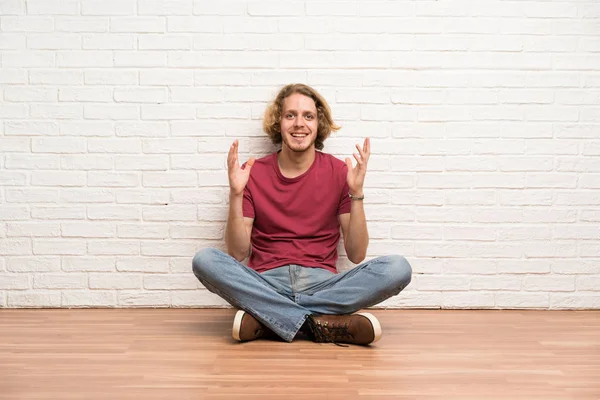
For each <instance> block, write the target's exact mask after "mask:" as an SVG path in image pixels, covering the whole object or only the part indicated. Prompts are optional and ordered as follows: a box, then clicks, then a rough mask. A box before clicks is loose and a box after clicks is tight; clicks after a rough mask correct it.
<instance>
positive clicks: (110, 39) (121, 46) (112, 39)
mask: <svg viewBox="0 0 600 400" xmlns="http://www.w3.org/2000/svg"><path fill="white" fill-rule="evenodd" d="M82 48H83V50H133V49H135V38H134V37H133V35H125V34H115V33H110V34H99V33H96V34H87V35H83V45H82Z"/></svg>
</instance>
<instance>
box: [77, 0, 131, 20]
mask: <svg viewBox="0 0 600 400" xmlns="http://www.w3.org/2000/svg"><path fill="white" fill-rule="evenodd" d="M135 10H136V2H135V0H82V1H81V15H110V16H113V15H135Z"/></svg>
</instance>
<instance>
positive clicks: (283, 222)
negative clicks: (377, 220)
mask: <svg viewBox="0 0 600 400" xmlns="http://www.w3.org/2000/svg"><path fill="white" fill-rule="evenodd" d="M347 173H348V167H347V166H346V164H345V163H344V162H343V161H341V160H339V159H337V158H335V157H334V156H332V155H330V154H325V153H321V152H320V151H317V152H316V154H315V161H314V162H313V163H312V165H311V166H310V168H309V169H308V171H306V172H305V173H303V174H302V175H300V176H297V177H295V178H286V177H284V176H283V174H282V173H281V171H280V170H279V165H278V163H277V153H273V154H270V155H268V156H266V157H263V158H260V159H258V160H256V162H255V163H254V166H253V167H252V171H251V172H250V179H249V180H248V184H247V185H246V188H245V189H244V202H243V210H244V217H249V218H254V225H253V227H252V234H251V236H250V242H251V244H252V252H251V254H250V260H249V261H248V266H249V267H250V268H252V269H254V270H256V271H257V272H264V271H267V270H269V269H273V268H277V267H280V266H282V265H287V264H298V265H302V266H305V267H318V268H325V269H327V270H329V271H332V272H337V270H336V261H337V258H338V254H337V245H338V242H339V240H340V224H339V221H338V215H340V214H345V213H349V212H350V198H349V197H348V184H347V183H346V176H347Z"/></svg>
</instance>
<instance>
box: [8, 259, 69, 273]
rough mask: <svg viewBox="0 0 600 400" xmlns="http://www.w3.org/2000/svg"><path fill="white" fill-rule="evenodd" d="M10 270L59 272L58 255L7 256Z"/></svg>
mask: <svg viewBox="0 0 600 400" xmlns="http://www.w3.org/2000/svg"><path fill="white" fill-rule="evenodd" d="M6 268H7V270H8V271H10V272H59V271H60V258H59V257H7V259H6Z"/></svg>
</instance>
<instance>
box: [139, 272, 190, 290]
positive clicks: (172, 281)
mask: <svg viewBox="0 0 600 400" xmlns="http://www.w3.org/2000/svg"><path fill="white" fill-rule="evenodd" d="M197 287H198V280H197V279H196V277H194V276H193V274H168V275H146V276H144V289H147V290H182V289H189V290H195V289H196V288H197Z"/></svg>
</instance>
